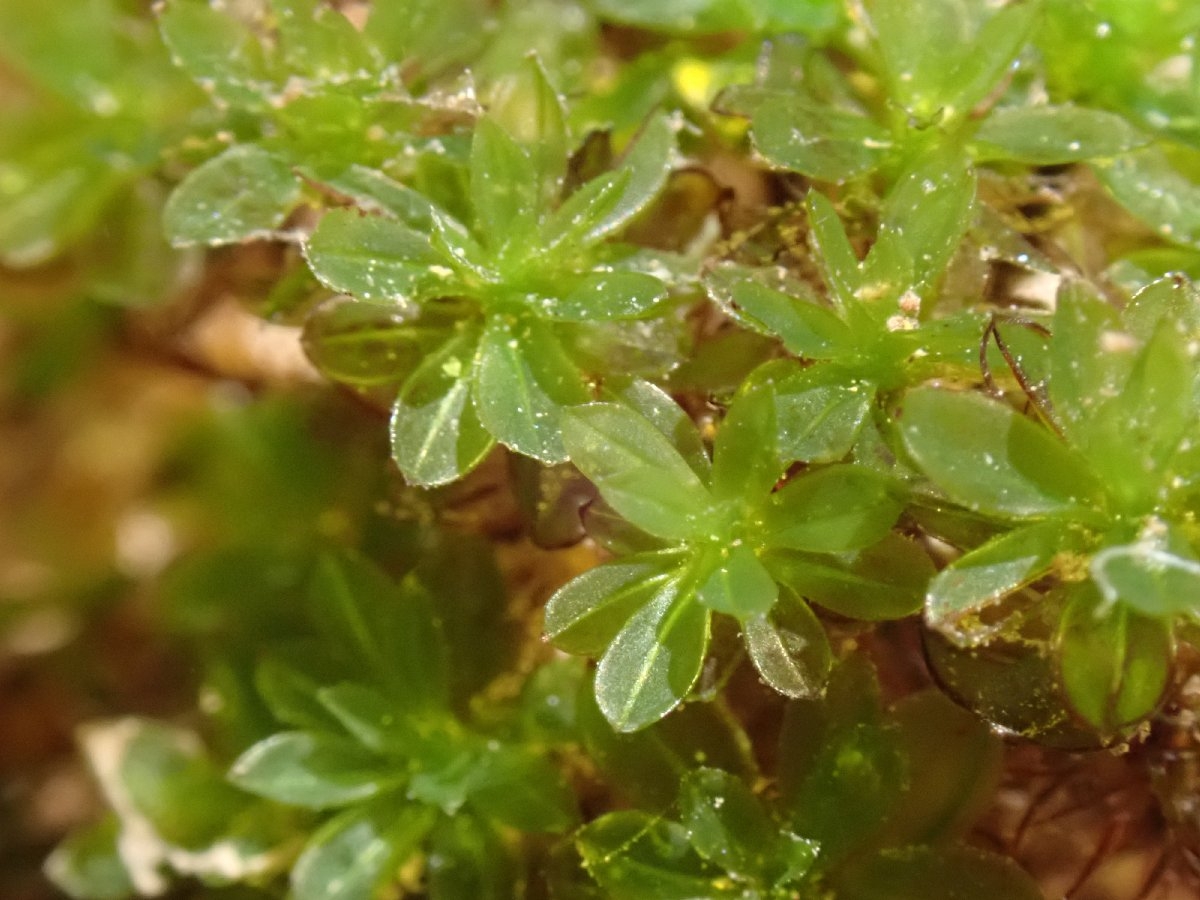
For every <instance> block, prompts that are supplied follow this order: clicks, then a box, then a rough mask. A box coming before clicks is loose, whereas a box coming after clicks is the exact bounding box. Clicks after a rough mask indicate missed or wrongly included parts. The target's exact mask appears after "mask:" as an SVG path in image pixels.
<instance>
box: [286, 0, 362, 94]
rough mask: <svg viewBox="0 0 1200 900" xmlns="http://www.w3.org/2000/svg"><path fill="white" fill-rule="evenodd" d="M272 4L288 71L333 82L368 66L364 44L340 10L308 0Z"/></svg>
mask: <svg viewBox="0 0 1200 900" xmlns="http://www.w3.org/2000/svg"><path fill="white" fill-rule="evenodd" d="M271 6H272V8H273V10H274V12H275V17H276V18H275V22H276V27H277V28H278V41H279V44H278V47H279V50H280V51H282V52H281V54H280V55H281V57H282V59H281V62H282V63H283V64H284V65H285V66H286V67H287V69H288V71H289V72H292V73H295V74H297V75H299V74H303V75H305V76H307V77H309V78H313V79H319V80H329V81H332V80H334V79H339V80H340V79H346V78H350V77H353V76H355V75H358V74H360V73H362V72H364V71H369V70H370V69H371V67H372V64H373V60H372V58H371V54H370V52H369V49H368V47H367V43H366V42H365V41H364V40H363V38H362V35H361V34H360V33H359V31H358V29H356V28H355V27H354V26H353V25H352V24H351V23H350V20H349V19H347V18H346V16H344V15H343V14H342V13H341V11H340V10H337V9H333V8H330V7H328V6H325V5H324V4H322V3H313V2H308V0H271Z"/></svg>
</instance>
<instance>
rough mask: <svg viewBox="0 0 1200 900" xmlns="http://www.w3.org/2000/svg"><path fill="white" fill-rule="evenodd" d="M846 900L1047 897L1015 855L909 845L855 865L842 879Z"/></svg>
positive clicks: (1019, 899)
mask: <svg viewBox="0 0 1200 900" xmlns="http://www.w3.org/2000/svg"><path fill="white" fill-rule="evenodd" d="M837 884H838V897H839V898H840V897H843V896H844V897H845V898H846V900H878V898H881V897H887V898H888V900H965V898H968V897H969V898H971V900H1041V898H1042V897H1043V896H1044V895H1043V894H1042V891H1041V889H1040V888H1038V886H1037V885H1036V884H1035V883H1034V881H1033V880H1032V879H1031V878H1030V877H1029V876H1028V875H1027V874H1025V872H1024V871H1023V870H1022V869H1021V868H1020V867H1019V866H1018V865H1017V864H1016V863H1015V862H1013V861H1012V860H1011V859H1008V858H1006V857H1003V856H997V855H995V854H992V853H986V852H984V851H983V850H977V849H975V848H974V847H944V848H942V847H939V848H933V847H905V848H902V849H897V850H885V851H884V852H883V853H882V854H880V855H878V856H876V857H874V858H873V859H870V860H867V861H865V862H864V863H861V864H859V865H854V866H847V867H846V868H845V869H844V870H843V871H842V873H841V875H840V877H839V878H838V879H837Z"/></svg>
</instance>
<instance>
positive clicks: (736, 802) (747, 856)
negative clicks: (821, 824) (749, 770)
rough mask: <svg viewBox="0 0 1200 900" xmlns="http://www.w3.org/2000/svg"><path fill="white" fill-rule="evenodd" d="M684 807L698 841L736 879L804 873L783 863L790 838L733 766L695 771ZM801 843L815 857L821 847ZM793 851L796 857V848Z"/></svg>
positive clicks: (685, 788)
mask: <svg viewBox="0 0 1200 900" xmlns="http://www.w3.org/2000/svg"><path fill="white" fill-rule="evenodd" d="M679 810H680V819H681V824H682V825H683V827H684V828H686V829H687V833H688V838H689V840H690V841H691V844H692V847H694V848H695V850H696V852H697V853H698V854H700V856H701V857H702V858H704V859H705V860H707V861H708V862H710V863H712V864H713V865H714V866H716V867H717V868H719V869H722V870H723V871H725V872H728V873H729V874H730V876H732V877H733V878H734V879H735V880H738V881H742V882H750V883H754V882H756V881H765V882H766V883H768V884H771V883H774V882H776V881H778V880H780V879H781V878H783V877H785V876H786V875H789V874H791V875H796V874H801V873H800V872H795V871H794V867H793V871H791V872H789V871H787V869H786V868H783V867H781V865H780V863H781V861H782V856H783V854H782V853H781V852H780V851H781V850H782V847H781V846H780V845H781V844H783V843H784V840H781V837H782V836H781V834H780V831H779V826H778V825H776V824H775V822H774V821H772V819H771V817H770V816H768V815H767V812H766V810H765V809H764V808H763V804H762V802H761V801H760V800H759V799H758V798H757V797H755V796H754V794H753V793H751V792H750V789H749V788H747V787H746V786H745V785H744V784H743V783H742V782H741V780H740V779H738V778H735V777H734V776H733V775H730V774H729V773H728V772H723V771H721V770H720V769H710V768H698V769H694V770H693V771H691V772H689V773H688V774H687V775H686V776H684V779H683V784H682V785H680V788H679ZM801 843H803V845H804V848H805V849H806V850H807V851H808V853H809V862H810V863H811V862H812V860H813V859H815V857H816V847H815V846H814V845H813V844H812V843H811V842H808V841H803V842H801ZM790 855H791V857H792V861H793V862H794V861H796V854H794V853H793V854H790ZM781 868H782V869H783V871H781Z"/></svg>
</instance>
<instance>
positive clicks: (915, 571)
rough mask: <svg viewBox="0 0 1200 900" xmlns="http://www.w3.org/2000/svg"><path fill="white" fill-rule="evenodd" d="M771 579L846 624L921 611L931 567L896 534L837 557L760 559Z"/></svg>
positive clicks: (781, 554)
mask: <svg viewBox="0 0 1200 900" xmlns="http://www.w3.org/2000/svg"><path fill="white" fill-rule="evenodd" d="M763 562H764V563H765V564H766V566H767V569H768V570H769V571H770V573H771V575H772V577H773V578H774V579H775V580H776V581H778V582H779V583H780V584H783V585H786V586H787V587H789V588H791V589H792V590H793V591H795V592H796V593H797V594H798V595H800V596H801V597H805V598H807V599H808V600H810V601H812V602H813V603H819V604H820V605H821V606H824V607H825V608H826V609H831V610H833V611H834V612H836V613H838V614H839V615H843V616H847V617H848V618H851V619H862V620H866V621H877V620H880V619H899V618H903V617H904V616H908V615H912V614H913V613H914V612H916V611H917V610H919V609H920V608H921V603H922V602H923V600H924V598H925V587H926V585H927V584H928V583H929V579H930V577H931V576H932V575H933V563H932V562H931V561H930V559H929V556H928V554H926V553H925V551H924V550H923V549H921V547H920V546H919V545H918V544H916V543H914V542H913V541H910V540H908V539H906V538H904V537H901V536H900V535H898V534H887V535H885V536H884V538H883V540H881V541H880V542H879V543H877V544H872V545H871V546H869V547H864V548H863V549H862V550H858V551H856V552H853V553H843V554H838V555H837V556H830V555H828V554H819V555H818V554H808V553H798V552H796V551H774V552H772V553H769V554H767V555H766V556H765V557H764V558H763Z"/></svg>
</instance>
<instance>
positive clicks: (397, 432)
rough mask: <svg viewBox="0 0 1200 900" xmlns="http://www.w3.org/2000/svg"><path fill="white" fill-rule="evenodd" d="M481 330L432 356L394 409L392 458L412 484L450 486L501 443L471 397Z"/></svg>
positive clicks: (460, 336)
mask: <svg viewBox="0 0 1200 900" xmlns="http://www.w3.org/2000/svg"><path fill="white" fill-rule="evenodd" d="M478 339H479V336H478V331H476V330H473V329H467V330H465V331H463V332H462V333H460V334H458V335H456V336H455V337H454V338H452V339H451V340H449V341H447V342H446V343H445V344H444V345H443V346H442V347H441V348H439V349H438V350H437V351H435V352H434V353H432V354H430V355H429V356H428V357H427V358H426V360H425V362H423V363H422V364H421V365H420V367H418V368H417V370H416V371H415V372H413V374H412V377H410V378H409V379H408V380H407V381H406V382H405V383H404V387H403V388H402V389H401V391H400V396H399V397H397V398H396V404H395V406H394V407H392V424H391V436H392V458H393V459H395V460H396V465H398V466H399V467H400V471H401V472H402V473H404V477H405V479H406V480H408V481H409V482H410V483H411V484H417V485H422V486H425V487H430V486H433V485H438V484H446V483H448V482H451V481H454V480H456V479H457V478H460V477H461V476H463V475H465V474H466V473H467V472H469V471H471V469H473V468H474V467H475V466H476V465H478V464H479V462H480V460H482V459H483V457H484V456H486V455H487V452H488V451H489V450H490V449H491V448H492V447H493V446H494V445H495V439H494V438H492V436H491V435H490V434H488V432H487V431H486V430H485V429H484V427H483V425H482V423H481V422H480V421H479V416H478V415H477V414H476V412H475V406H474V404H472V403H471V401H470V392H471V379H470V376H471V370H472V366H473V365H474V358H475V350H476V344H477V341H478Z"/></svg>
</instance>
